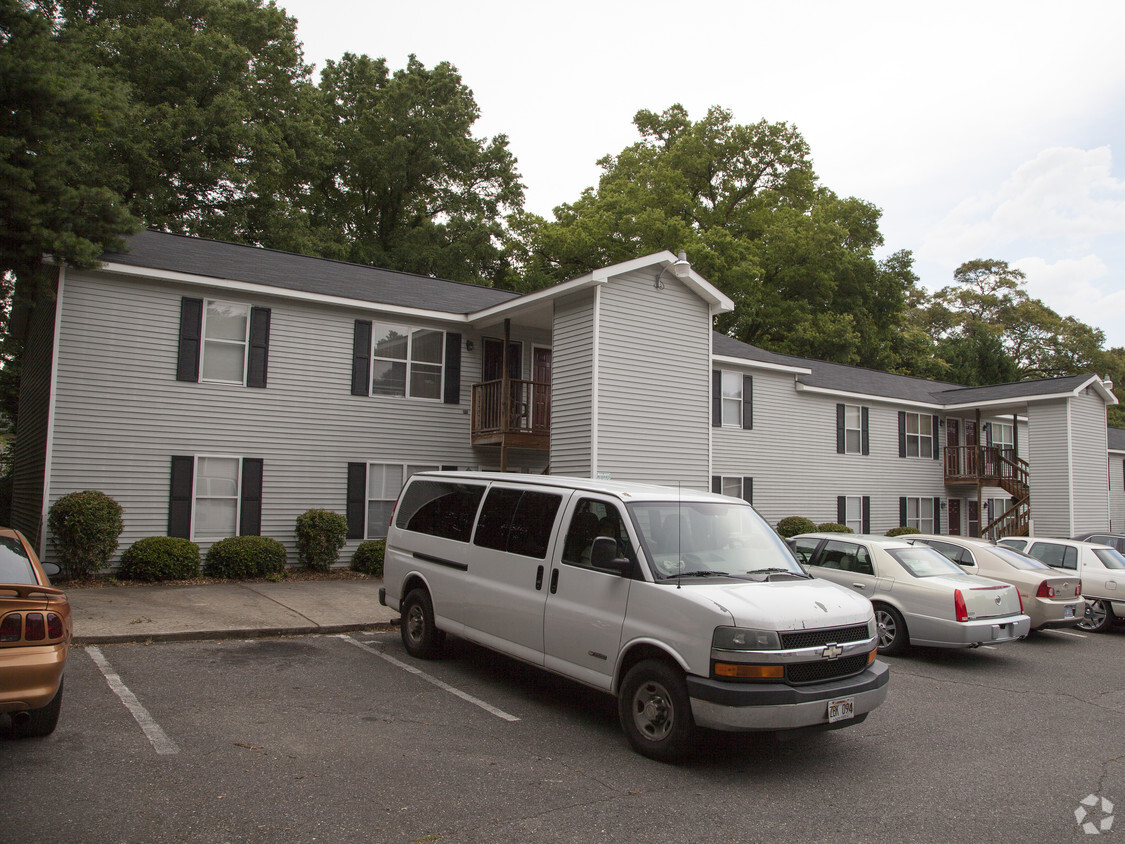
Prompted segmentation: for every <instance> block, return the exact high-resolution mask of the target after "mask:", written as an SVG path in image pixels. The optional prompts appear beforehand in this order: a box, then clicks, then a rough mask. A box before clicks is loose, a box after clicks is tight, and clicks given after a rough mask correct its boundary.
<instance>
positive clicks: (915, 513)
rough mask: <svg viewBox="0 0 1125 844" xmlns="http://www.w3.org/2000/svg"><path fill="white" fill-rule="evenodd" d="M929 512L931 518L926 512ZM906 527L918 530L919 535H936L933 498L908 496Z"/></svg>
mask: <svg viewBox="0 0 1125 844" xmlns="http://www.w3.org/2000/svg"><path fill="white" fill-rule="evenodd" d="M927 510H928V511H929V516H927V515H926V511H927ZM906 527H912V528H916V529H917V530H918V532H919V533H936V531H935V530H934V499H933V497H932V496H929V497H925V496H914V497H911V496H907V498H906Z"/></svg>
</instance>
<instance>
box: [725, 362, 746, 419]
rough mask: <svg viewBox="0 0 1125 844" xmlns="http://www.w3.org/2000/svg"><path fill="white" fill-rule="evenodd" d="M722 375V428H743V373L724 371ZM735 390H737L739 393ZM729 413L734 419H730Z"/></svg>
mask: <svg viewBox="0 0 1125 844" xmlns="http://www.w3.org/2000/svg"><path fill="white" fill-rule="evenodd" d="M721 373H722V375H721V377H720V379H719V392H720V394H721V395H720V405H719V406H720V409H721V413H722V427H724V428H741V427H742V408H743V395H742V390H743V384H744V383H745V381H744V379H743V377H742V373H741V372H735V371H733V370H728V369H723V370H721ZM728 385H730V386H728ZM735 388H737V391H736V389H735ZM728 413H730V415H731V416H733V417H734V418H732V419H728Z"/></svg>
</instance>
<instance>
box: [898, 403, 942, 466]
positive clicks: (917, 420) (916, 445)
mask: <svg viewBox="0 0 1125 844" xmlns="http://www.w3.org/2000/svg"><path fill="white" fill-rule="evenodd" d="M937 443H938V441H937V417H936V416H931V415H930V414H928V413H908V412H906V411H902V410H900V411H899V414H898V456H899V457H928V458H933V459H935V460H936V459H937V457H938V444H937Z"/></svg>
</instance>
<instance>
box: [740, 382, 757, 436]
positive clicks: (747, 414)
mask: <svg viewBox="0 0 1125 844" xmlns="http://www.w3.org/2000/svg"><path fill="white" fill-rule="evenodd" d="M742 427H743V428H745V429H747V430H750V429H751V428H753V427H754V376H753V375H743V376H742Z"/></svg>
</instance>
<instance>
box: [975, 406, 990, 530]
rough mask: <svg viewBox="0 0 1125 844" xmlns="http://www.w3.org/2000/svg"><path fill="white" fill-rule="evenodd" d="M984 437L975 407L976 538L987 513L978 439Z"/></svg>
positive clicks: (984, 522) (978, 412)
mask: <svg viewBox="0 0 1125 844" xmlns="http://www.w3.org/2000/svg"><path fill="white" fill-rule="evenodd" d="M982 439H984V427H983V426H982V425H981V423H980V408H979V407H978V408H977V435H976V440H977V441H976V445H974V446H973V448H974V450H975V451H976V458H977V459H976V463H977V472H976V475H977V538H978V539H979V538H980V537H982V536H984V530H983V527H984V525H986V524H988V523H987V522H986V521H985V519H987V515H986V514H985V512H984V484H983V483H981V472H983V471H984V450H983V449H982V448H981V445H980V441H981V440H982Z"/></svg>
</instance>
